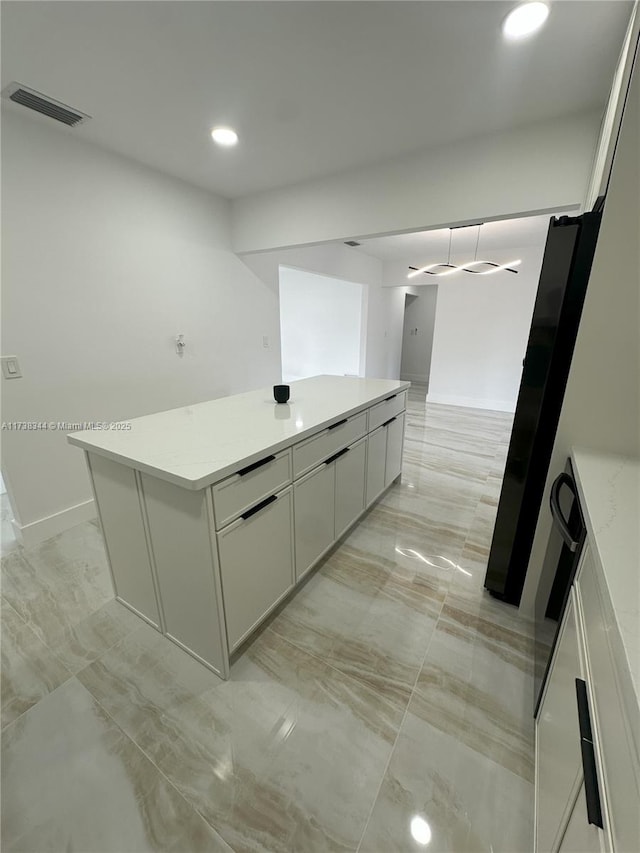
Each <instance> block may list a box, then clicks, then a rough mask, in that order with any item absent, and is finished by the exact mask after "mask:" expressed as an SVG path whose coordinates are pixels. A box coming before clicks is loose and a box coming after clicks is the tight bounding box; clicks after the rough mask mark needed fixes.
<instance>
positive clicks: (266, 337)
mask: <svg viewBox="0 0 640 853" xmlns="http://www.w3.org/2000/svg"><path fill="white" fill-rule="evenodd" d="M262 346H263V347H264V348H265V349H269V335H263V336H262Z"/></svg>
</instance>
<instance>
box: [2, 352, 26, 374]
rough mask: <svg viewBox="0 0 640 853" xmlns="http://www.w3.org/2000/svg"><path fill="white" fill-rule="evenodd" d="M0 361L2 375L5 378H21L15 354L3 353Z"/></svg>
mask: <svg viewBox="0 0 640 853" xmlns="http://www.w3.org/2000/svg"><path fill="white" fill-rule="evenodd" d="M0 361H2V375H3V376H4V378H5V379H22V372H21V370H20V365H19V364H18V359H17V357H16V356H15V355H3V356H2V358H1V359H0Z"/></svg>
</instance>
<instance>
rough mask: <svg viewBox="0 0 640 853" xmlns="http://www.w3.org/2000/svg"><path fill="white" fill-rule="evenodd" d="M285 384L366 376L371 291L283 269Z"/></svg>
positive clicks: (283, 357) (334, 280) (282, 308)
mask: <svg viewBox="0 0 640 853" xmlns="http://www.w3.org/2000/svg"><path fill="white" fill-rule="evenodd" d="M279 282H280V342H281V349H282V381H283V382H292V381H294V380H296V379H306V378H307V377H309V376H318V375H320V374H329V375H332V376H362V375H363V372H364V371H363V367H364V353H365V344H366V322H364V320H363V318H364V317H366V296H367V293H366V288H365V287H364V286H363V285H362V284H357V283H355V282H352V281H345V280H343V279H338V278H333V277H330V276H326V275H319V274H318V273H311V272H307V271H306V270H301V269H295V268H293V267H284V266H280V268H279Z"/></svg>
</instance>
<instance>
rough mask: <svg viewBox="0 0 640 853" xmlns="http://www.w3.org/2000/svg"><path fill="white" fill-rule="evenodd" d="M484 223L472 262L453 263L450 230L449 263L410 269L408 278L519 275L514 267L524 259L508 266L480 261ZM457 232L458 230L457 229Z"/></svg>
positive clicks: (450, 231)
mask: <svg viewBox="0 0 640 853" xmlns="http://www.w3.org/2000/svg"><path fill="white" fill-rule="evenodd" d="M482 225H483V223H482V222H480V223H478V236H477V238H476V250H475V252H474V255H473V260H472V261H466V263H464V264H460V265H458V266H456V264H452V263H451V241H452V238H453V231H454V229H453V228H450V229H449V252H448V255H447V262H446V263H443V262H439V263H435V264H427V265H426V266H423V267H409V270H410V272H409V274H408V276H407V278H415V276H417V275H421V274H422V273H424V274H425V275H437V276H439V277H440V278H442V277H443V276H446V275H453V274H454V273H457V272H468V273H473V274H474V275H492V274H493V273H496V272H502V271H504V272H512V273H514V274H515V275H517V274H518V270H516V269H514V267H517V266H519V265H520V264H521V263H522V259H521V258H518V259H516V260H514V261H508V262H507V263H506V264H496V263H494V262H493V261H479V260H478V246H479V244H480V229H481V228H482ZM460 227H462V228H470V227H473V226H469V225H463V226H460ZM456 230H457V229H456ZM478 267H488V269H477V268H478Z"/></svg>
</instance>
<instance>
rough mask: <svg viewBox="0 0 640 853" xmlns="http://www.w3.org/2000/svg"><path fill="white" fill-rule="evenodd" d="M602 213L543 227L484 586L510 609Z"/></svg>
mask: <svg viewBox="0 0 640 853" xmlns="http://www.w3.org/2000/svg"><path fill="white" fill-rule="evenodd" d="M601 215H602V214H601V211H600V210H596V211H594V212H591V213H585V214H583V215H582V216H576V217H570V216H562V217H560V218H552V219H551V222H550V223H549V231H548V233H547V242H546V246H545V250H544V257H543V260H542V269H541V271H540V282H539V284H538V293H537V296H536V301H535V306H534V309H533V319H532V321H531V329H530V332H529V341H528V343H527V350H526V355H525V359H524V362H523V368H522V379H521V382H520V390H519V392H518V402H517V404H516V411H515V415H514V420H513V431H512V433H511V441H510V443H509V451H508V454H507V463H506V468H505V473H504V480H503V483H502V491H501V493H500V501H499V503H498V514H497V517H496V526H495V529H494V533H493V540H492V542H491V551H490V554H489V563H488V566H487V573H486V576H485V581H484V585H485V587H486V588H487V589H488V590H489V591H490V592H491V593H492V595H494V596H495V597H496V598H499V599H501V600H503V601H506V602H508V603H510V604H515V605H517V604H519V603H520V597H521V595H522V588H523V586H524V579H525V575H526V572H527V565H528V562H529V555H530V553H531V546H532V544H533V537H534V534H535V530H536V524H537V521H538V514H539V511H540V505H541V502H542V497H543V492H544V486H545V482H546V479H547V473H548V470H549V461H550V459H551V451H552V449H553V442H554V439H555V435H556V430H557V426H558V421H559V418H560V410H561V409H562V400H563V398H564V391H565V387H566V384H567V379H568V376H569V368H570V366H571V358H572V355H573V349H574V346H575V341H576V335H577V333H578V326H579V324H580V315H581V313H582V305H583V303H584V297H585V293H586V289H587V282H588V281H589V273H590V272H591V264H592V262H593V256H594V253H595V248H596V241H597V239H598V229H599V227H600V219H601Z"/></svg>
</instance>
